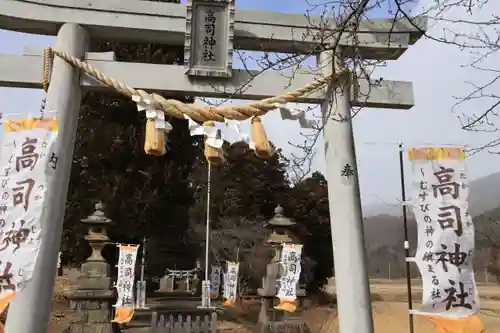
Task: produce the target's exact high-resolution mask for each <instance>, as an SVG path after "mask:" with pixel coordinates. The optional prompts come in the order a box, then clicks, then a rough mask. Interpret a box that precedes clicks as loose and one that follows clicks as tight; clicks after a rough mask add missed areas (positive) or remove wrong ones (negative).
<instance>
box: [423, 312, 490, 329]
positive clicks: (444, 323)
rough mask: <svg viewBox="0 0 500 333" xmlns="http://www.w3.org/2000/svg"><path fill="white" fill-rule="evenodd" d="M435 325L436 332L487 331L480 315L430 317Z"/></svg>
mask: <svg viewBox="0 0 500 333" xmlns="http://www.w3.org/2000/svg"><path fill="white" fill-rule="evenodd" d="M428 318H429V319H430V320H431V321H432V322H433V323H434V325H435V332H436V333H485V332H486V331H485V330H484V326H483V323H482V322H481V319H479V317H478V316H476V315H473V316H469V317H465V318H446V317H438V316H429V317H428Z"/></svg>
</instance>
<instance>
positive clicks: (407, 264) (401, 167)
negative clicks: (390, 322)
mask: <svg viewBox="0 0 500 333" xmlns="http://www.w3.org/2000/svg"><path fill="white" fill-rule="evenodd" d="M403 153H404V148H403V143H401V142H400V143H399V174H400V178H401V200H402V204H403V205H402V207H403V229H404V248H405V273H406V288H407V291H408V320H409V324H410V333H414V324H413V314H412V313H411V310H412V309H413V300H412V295H411V274H410V262H409V261H408V260H406V258H409V257H410V242H409V241H408V214H407V211H406V191H405V172H404V157H403Z"/></svg>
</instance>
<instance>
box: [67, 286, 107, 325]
mask: <svg viewBox="0 0 500 333" xmlns="http://www.w3.org/2000/svg"><path fill="white" fill-rule="evenodd" d="M68 298H69V300H70V308H71V311H72V314H71V317H70V327H69V333H112V332H113V328H112V324H111V302H113V300H114V298H115V296H114V292H113V291H112V290H91V289H87V290H85V289H77V290H75V291H74V292H72V293H71V294H70V295H68Z"/></svg>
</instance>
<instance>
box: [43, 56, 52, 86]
mask: <svg viewBox="0 0 500 333" xmlns="http://www.w3.org/2000/svg"><path fill="white" fill-rule="evenodd" d="M53 58H54V52H53V51H52V48H50V47H48V48H46V49H44V50H43V77H42V88H43V90H44V91H45V92H47V91H48V90H49V84H50V75H51V72H52V59H53Z"/></svg>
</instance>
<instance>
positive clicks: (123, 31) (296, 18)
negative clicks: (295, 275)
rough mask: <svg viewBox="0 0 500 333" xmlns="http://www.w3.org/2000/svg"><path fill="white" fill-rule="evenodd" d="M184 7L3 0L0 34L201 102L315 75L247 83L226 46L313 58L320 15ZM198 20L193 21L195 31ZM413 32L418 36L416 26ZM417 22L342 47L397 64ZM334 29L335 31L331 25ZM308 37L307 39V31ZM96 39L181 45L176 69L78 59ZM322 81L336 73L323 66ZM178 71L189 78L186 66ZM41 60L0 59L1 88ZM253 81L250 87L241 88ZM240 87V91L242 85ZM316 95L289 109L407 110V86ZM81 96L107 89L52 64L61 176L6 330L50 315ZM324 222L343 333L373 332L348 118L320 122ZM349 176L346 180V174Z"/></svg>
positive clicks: (369, 32) (102, 57) (34, 79)
mask: <svg viewBox="0 0 500 333" xmlns="http://www.w3.org/2000/svg"><path fill="white" fill-rule="evenodd" d="M193 1H195V3H194V4H193V5H192V4H191V3H190V4H189V5H188V6H187V7H186V6H185V5H181V4H172V3H156V2H147V3H145V2H144V1H138V0H128V1H119V2H118V1H113V2H107V1H99V0H87V1H78V0H30V1H25V0H0V28H2V29H8V30H13V31H20V32H27V33H33V34H44V35H57V45H56V49H57V50H59V51H64V52H67V53H68V54H69V55H72V56H75V57H79V58H81V59H84V60H85V61H86V62H87V63H88V64H90V65H91V66H93V67H95V68H97V69H98V70H100V71H102V72H104V73H105V74H107V75H108V76H110V77H113V78H115V79H117V80H119V81H121V82H124V83H127V84H128V85H130V86H132V87H134V88H137V89H144V90H148V91H156V92H162V93H167V94H176V93H181V94H182V95H188V96H189V95H191V96H200V97H224V98H227V97H231V98H235V99H250V100H259V99H262V98H266V97H271V96H275V95H279V94H281V93H282V92H283V91H282V89H283V87H285V86H288V90H293V89H296V88H299V87H301V86H303V85H305V84H307V83H310V82H312V81H313V80H314V75H312V74H306V73H299V74H296V75H295V77H294V79H293V81H292V82H291V86H289V83H290V82H289V79H287V78H284V77H283V76H282V75H280V74H279V73H274V72H266V73H263V74H260V75H258V76H256V77H255V78H254V77H253V75H252V74H251V73H249V72H248V71H247V70H238V69H232V52H233V48H234V49H240V50H249V51H267V52H280V53H292V52H293V53H303V54H311V53H314V50H316V47H317V46H318V43H319V42H318V40H317V39H316V38H314V37H315V33H314V32H315V31H316V32H319V30H316V29H314V28H313V27H312V26H311V23H313V24H314V23H319V22H321V18H320V17H308V18H306V17H304V16H303V15H294V14H280V13H273V12H263V11H248V10H237V11H235V10H234V7H233V6H234V2H232V1H230V0H193ZM209 10H210V11H211V13H212V14H210V15H212V16H211V17H216V19H218V20H219V22H222V23H221V26H222V28H220V27H219V28H217V29H215V30H217V31H215V32H214V33H215V34H216V35H217V37H218V38H217V39H218V40H222V41H223V42H222V43H220V44H219V46H217V47H216V50H215V51H214V54H215V55H217V56H218V60H217V61H214V62H213V64H211V65H210V66H208V65H207V63H206V61H205V60H206V59H205V60H203V59H201V56H200V54H201V53H200V52H201V50H199V49H198V48H199V47H200V45H199V44H200V40H199V39H198V38H201V37H200V35H199V31H198V32H196V29H197V27H199V21H200V18H201V19H203V18H202V16H201V15H205V18H206V17H207V15H208V13H209V12H208V11H209ZM197 22H198V23H197ZM414 24H416V25H417V26H418V27H419V29H417V28H415V27H414ZM426 25H427V21H426V19H425V18H424V19H421V20H418V21H416V22H413V24H412V23H410V22H408V21H404V20H402V21H398V22H393V20H392V19H390V20H370V21H362V22H361V23H360V26H359V29H358V30H357V32H356V36H355V37H353V36H352V35H350V34H345V35H344V36H342V38H341V40H340V42H339V47H340V48H342V49H343V50H344V51H347V53H346V54H347V55H349V50H351V49H352V46H353V45H355V47H356V49H357V52H361V54H362V56H363V58H365V59H379V60H396V59H398V58H399V56H401V54H402V53H403V52H404V51H405V50H406V49H407V48H408V47H409V46H410V45H412V44H414V43H415V42H416V41H417V40H418V39H419V38H420V37H421V31H424V30H425V29H426ZM333 28H334V27H332V29H333ZM311 32H313V33H311ZM92 36H99V38H107V39H117V40H129V41H137V42H150V43H165V44H171V45H184V46H185V50H186V52H185V53H186V59H185V60H186V64H187V68H186V67H185V66H178V65H155V64H143V63H128V62H127V63H124V62H117V61H114V57H113V54H109V53H108V54H96V53H90V52H87V50H88V49H87V46H88V40H89V38H91V37H92ZM332 58H333V51H323V52H321V53H320V54H318V63H319V65H325V64H328V63H331V62H332V61H331V60H332ZM323 67H325V68H326V69H324V70H323V75H328V74H330V71H331V70H333V65H329V66H323ZM186 69H187V70H186ZM42 71H43V56H42V52H41V51H36V50H34V51H33V50H28V52H26V53H25V54H23V55H0V86H7V87H20V88H41V78H42V74H43V73H42ZM248 82H250V84H247V83H248ZM242 84H245V87H242ZM341 88H343V89H338V88H337V89H329V90H325V89H321V90H319V91H317V92H315V93H312V94H310V95H308V96H306V97H301V98H299V99H298V100H297V102H304V103H317V104H321V105H322V111H323V113H324V114H327V113H328V111H329V110H330V107H332V108H333V111H334V112H335V114H337V115H340V116H343V117H345V118H346V119H350V108H351V106H364V107H375V108H391V109H409V108H411V107H412V106H413V104H414V101H413V91H412V84H411V83H410V82H398V81H387V80H382V81H381V82H379V83H377V84H371V83H370V82H368V81H367V80H363V79H360V80H359V81H358V82H357V86H356V87H355V88H356V89H345V88H352V87H341ZM83 89H85V90H87V89H99V90H100V89H106V88H105V87H104V86H103V85H102V84H101V83H99V82H98V81H96V80H95V79H94V78H92V77H89V76H88V75H86V74H82V75H81V76H80V75H79V71H78V70H77V69H75V68H74V67H73V66H71V65H69V64H68V63H67V62H65V61H64V60H62V59H60V58H58V57H56V59H55V60H54V66H53V71H52V75H51V83H50V87H49V90H48V94H47V102H46V109H47V110H57V112H58V114H57V116H58V119H59V123H60V124H61V126H60V133H59V140H58V142H57V143H56V145H57V146H56V148H55V149H56V151H58V152H59V153H60V155H59V162H58V168H60V169H59V174H58V177H57V178H55V179H54V180H53V182H52V184H51V186H50V187H49V190H48V193H47V202H50V203H51V205H50V206H48V207H46V209H45V212H44V215H43V221H41V223H42V226H43V227H44V228H45V229H46V233H45V235H46V236H45V238H44V239H43V243H42V248H41V249H40V254H39V263H37V270H36V272H35V274H34V275H33V280H32V281H31V283H30V284H29V285H28V287H27V289H26V290H25V291H24V292H22V293H21V294H20V295H19V296H18V297H17V298H16V300H15V301H14V302H13V304H12V305H11V309H10V311H9V312H10V313H9V326H8V327H9V333H41V332H42V333H43V332H46V327H47V325H46V323H47V322H48V319H49V315H50V304H51V296H52V287H53V283H54V276H53V274H54V272H55V269H56V263H57V253H58V251H59V245H60V235H61V229H62V221H63V215H64V207H65V202H66V193H67V189H68V182H69V172H70V167H71V158H72V154H73V147H74V139H75V134H76V126H77V120H78V111H79V107H80V100H81V93H82V90H83ZM324 139H325V148H326V149H325V151H326V153H325V154H326V162H327V179H328V185H329V186H328V194H329V202H330V218H331V229H332V238H333V240H332V241H333V250H334V254H335V272H336V284H337V288H336V290H337V298H338V311H339V318H340V331H341V332H342V333H352V332H357V333H372V332H373V320H372V314H371V305H370V296H369V286H368V278H367V272H366V258H365V250H364V244H365V243H364V236H363V225H362V213H361V202H360V201H361V200H360V194H359V184H358V175H357V172H356V157H355V150H354V139H353V133H352V124H351V121H350V120H349V121H342V122H340V121H334V120H332V119H328V120H327V121H326V124H325V126H324ZM346 167H348V168H349V175H347V176H346V172H345V168H346Z"/></svg>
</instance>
